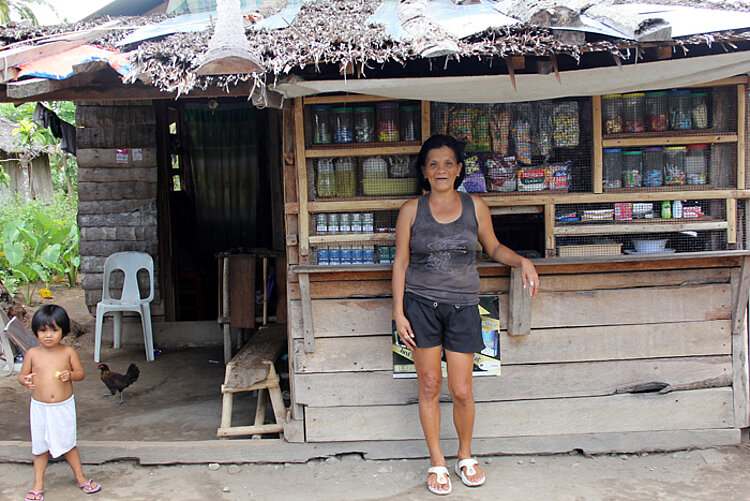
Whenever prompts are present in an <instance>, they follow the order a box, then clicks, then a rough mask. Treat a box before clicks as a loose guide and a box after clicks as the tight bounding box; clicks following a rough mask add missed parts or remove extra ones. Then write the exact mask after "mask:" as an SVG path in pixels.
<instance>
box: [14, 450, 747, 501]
mask: <svg viewBox="0 0 750 501" xmlns="http://www.w3.org/2000/svg"><path fill="white" fill-rule="evenodd" d="M449 464H451V465H452V461H451V462H449ZM482 465H483V467H484V468H485V470H486V472H487V483H486V484H485V485H484V486H483V487H480V488H475V489H470V488H468V487H464V486H463V485H462V484H461V483H460V481H459V480H458V479H457V478H456V476H455V475H452V476H451V478H452V480H453V494H452V495H451V496H450V497H449V499H454V500H493V501H541V500H545V501H546V500H554V501H600V500H607V501H640V500H657V499H658V500H661V501H664V500H666V501H672V500H674V501H687V500H691V501H718V500H721V501H746V500H750V468H748V465H750V447H748V446H746V445H742V446H737V447H723V448H719V449H704V450H693V451H684V452H676V453H667V454H653V453H652V454H644V455H615V456H610V455H607V456H591V457H585V456H582V455H580V454H573V455H567V454H564V455H553V456H502V457H487V458H482ZM427 466H428V464H427V461H426V460H393V461H366V460H363V459H362V458H361V457H360V456H358V455H347V456H343V457H340V458H329V459H327V460H324V461H320V460H313V461H309V462H307V463H305V464H274V465H249V464H241V465H221V466H219V465H218V464H215V465H210V464H208V465H206V464H204V465H175V466H149V467H144V466H139V465H138V464H137V463H135V462H131V461H124V462H123V461H121V462H113V463H105V464H103V465H87V466H85V467H84V472H85V473H86V474H87V475H88V476H90V477H94V478H95V479H96V480H97V481H98V482H101V483H102V485H103V490H102V491H101V492H100V493H99V494H97V495H96V497H93V499H100V500H133V501H140V500H144V501H145V500H167V499H180V500H186V501H203V500H258V501H261V500H262V501H276V500H278V501H282V500H283V501H295V500H304V501H317V500H320V501H332V500H342V499H347V500H393V501H396V500H398V501H409V500H423V499H424V500H430V499H437V498H436V497H435V496H434V495H432V494H430V493H429V492H428V491H427V489H426V488H425V484H424V477H425V474H426V470H427ZM0 478H2V479H3V480H2V482H0V498H1V499H3V500H5V499H8V500H12V499H16V500H19V501H20V500H21V499H23V496H24V494H25V492H26V490H27V489H28V488H29V487H30V486H31V481H32V478H33V477H32V467H31V465H27V464H11V463H0ZM45 491H46V495H45V498H46V499H47V500H48V501H73V500H81V499H83V498H85V496H84V495H83V494H81V492H80V491H78V490H77V489H76V488H75V486H74V481H73V477H72V474H71V473H70V470H69V468H68V466H67V465H66V464H64V463H61V462H56V463H53V464H51V465H50V467H49V469H48V472H47V476H46V484H45Z"/></svg>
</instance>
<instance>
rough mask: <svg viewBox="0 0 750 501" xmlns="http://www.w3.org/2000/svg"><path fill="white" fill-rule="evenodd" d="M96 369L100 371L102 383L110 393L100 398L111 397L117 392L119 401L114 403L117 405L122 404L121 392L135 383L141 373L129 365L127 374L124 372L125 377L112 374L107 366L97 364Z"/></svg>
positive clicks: (132, 365) (133, 365)
mask: <svg viewBox="0 0 750 501" xmlns="http://www.w3.org/2000/svg"><path fill="white" fill-rule="evenodd" d="M97 367H98V368H99V370H100V371H102V374H101V376H100V377H101V380H102V382H103V383H104V384H105V385H107V388H109V391H110V393H105V394H104V395H102V396H103V397H111V396H113V395H114V394H115V391H119V392H120V401H119V402H115V403H118V404H121V403H122V391H123V390H124V389H125V388H127V387H128V386H130V385H131V384H133V383H135V382H136V381H137V380H138V376H139V375H140V373H141V371H140V370H138V367H136V365H135V364H130V365H129V366H128V370H127V372H125V375H122V374H118V373H116V372H112V371H111V370H109V367H107V364H99V365H97Z"/></svg>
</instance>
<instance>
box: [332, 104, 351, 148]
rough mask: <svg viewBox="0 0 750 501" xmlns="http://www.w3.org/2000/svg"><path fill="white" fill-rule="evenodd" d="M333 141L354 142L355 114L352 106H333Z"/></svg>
mask: <svg viewBox="0 0 750 501" xmlns="http://www.w3.org/2000/svg"><path fill="white" fill-rule="evenodd" d="M331 111H332V119H333V142H334V143H339V144H342V143H352V142H354V114H353V112H352V109H351V108H347V107H345V106H341V107H338V108H333V109H332V110H331Z"/></svg>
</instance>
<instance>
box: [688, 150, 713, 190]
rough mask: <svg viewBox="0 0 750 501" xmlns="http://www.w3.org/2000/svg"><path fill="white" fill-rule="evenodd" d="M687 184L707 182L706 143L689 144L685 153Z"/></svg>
mask: <svg viewBox="0 0 750 501" xmlns="http://www.w3.org/2000/svg"><path fill="white" fill-rule="evenodd" d="M685 175H686V180H687V184H708V145H707V144H689V145H688V146H687V153H686V155H685Z"/></svg>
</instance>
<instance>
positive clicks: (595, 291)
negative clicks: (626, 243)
mask: <svg viewBox="0 0 750 501" xmlns="http://www.w3.org/2000/svg"><path fill="white" fill-rule="evenodd" d="M748 256H750V252H747V251H727V252H710V253H694V254H687V253H685V254H669V255H651V256H625V255H623V256H608V257H597V258H585V259H584V258H547V259H539V260H536V261H535V263H536V265H537V269H538V271H539V274H540V282H541V290H540V293H539V295H538V297H537V298H536V299H535V300H534V301H533V314H532V319H531V333H530V334H529V335H526V336H512V335H510V334H508V332H507V319H508V316H509V311H508V303H509V294H508V286H509V274H510V270H509V268H508V267H506V266H502V265H498V264H493V263H482V264H480V265H479V270H480V282H481V293H482V294H492V295H497V296H498V298H499V302H500V316H501V328H502V332H501V351H502V364H503V369H502V376H500V377H477V378H475V379H474V385H475V388H474V392H475V397H476V400H477V425H476V428H475V436H476V437H477V438H478V439H487V440H490V441H492V440H500V442H492V443H497V444H500V443H507V442H502V440H501V439H503V440H504V439H507V438H508V437H514V442H513V443H514V444H515V445H514V446H513V447H516V448H518V449H517V451H521V452H539V451H553V450H558V449H559V447H563V446H562V445H561V444H566V445H565V447H569V446H570V444H576V443H579V442H577V441H580V444H581V447H584V444H585V443H590V441H591V440H597V441H602V440H603V441H605V442H601V443H611V444H614V443H622V441H623V440H628V441H630V442H629V443H630V444H631V446H632V447H633V450H647V449H649V448H650V447H652V443H653V440H654V439H655V437H657V436H658V437H659V443H660V444H667V445H662V446H660V447H661V448H673V447H688V446H691V445H697V444H700V443H706V442H707V441H708V442H714V443H727V442H729V443H733V442H738V441H739V428H742V427H747V426H748V425H749V424H750V418H749V417H748V390H747V388H748V364H747V329H746V323H745V321H744V319H745V316H744V315H745V307H746V305H747V301H748V282H749V280H750V279H748V273H749V271H750V267H748V265H747V263H748V259H750V257H748ZM390 268H391V267H390V265H358V266H337V267H330V268H325V267H318V266H295V267H292V268H290V272H291V276H292V277H293V276H295V275H296V276H298V277H299V278H300V281H299V284H298V283H294V280H291V281H290V289H289V295H290V307H291V308H290V315H289V318H290V325H289V333H290V336H291V339H290V343H291V344H290V345H291V347H292V350H293V351H292V358H293V360H294V364H293V371H292V374H291V378H292V380H293V388H294V397H293V398H294V402H295V404H296V405H298V406H300V407H304V429H305V437H306V440H307V441H312V442H326V441H366V440H378V441H380V440H420V439H421V437H422V432H421V429H420V427H419V420H418V418H417V406H416V398H417V384H416V381H415V380H408V379H406V380H404V379H393V377H392V360H391V357H392V355H391V340H392V334H391V298H390V295H391V291H390ZM303 277H304V278H303ZM303 282H306V285H305V286H304V287H305V288H307V291H306V293H305V294H304V296H307V297H309V298H310V299H309V311H308V312H307V314H304V313H303V310H304V308H303V303H305V302H306V301H303V300H302V297H303V294H302V291H301V290H300V289H301V285H302V283H303ZM738 312H739V313H738ZM305 316H309V319H310V325H311V326H312V327H311V328H310V329H309V330H310V334H311V336H312V339H313V343H314V349H313V350H307V349H306V345H305V342H304V334H303V333H304V332H305V326H304V322H303V317H305ZM659 389H661V390H660V391H658V390H659ZM443 397H444V398H445V399H446V400H448V394H447V389H445V388H444V392H443ZM445 410H446V411H447V412H445V413H444V423H443V436H445V437H446V438H451V437H455V431H454V430H453V428H452V426H451V425H450V419H449V417H450V413H449V412H448V410H449V408H448V407H446V409H445ZM519 437H525V438H523V439H521V438H519ZM542 437H544V440H541V442H540V439H541V438H542ZM519 440H520V441H519ZM606 441H610V442H606ZM542 443H543V444H544V446H541V445H540V444H542ZM555 444H557V445H555ZM497 447H498V450H497V451H496V452H504V450H502V449H503V447H504V446H500V445H498V446H497ZM613 447H615V446H614V445H613ZM573 448H575V447H573Z"/></svg>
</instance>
